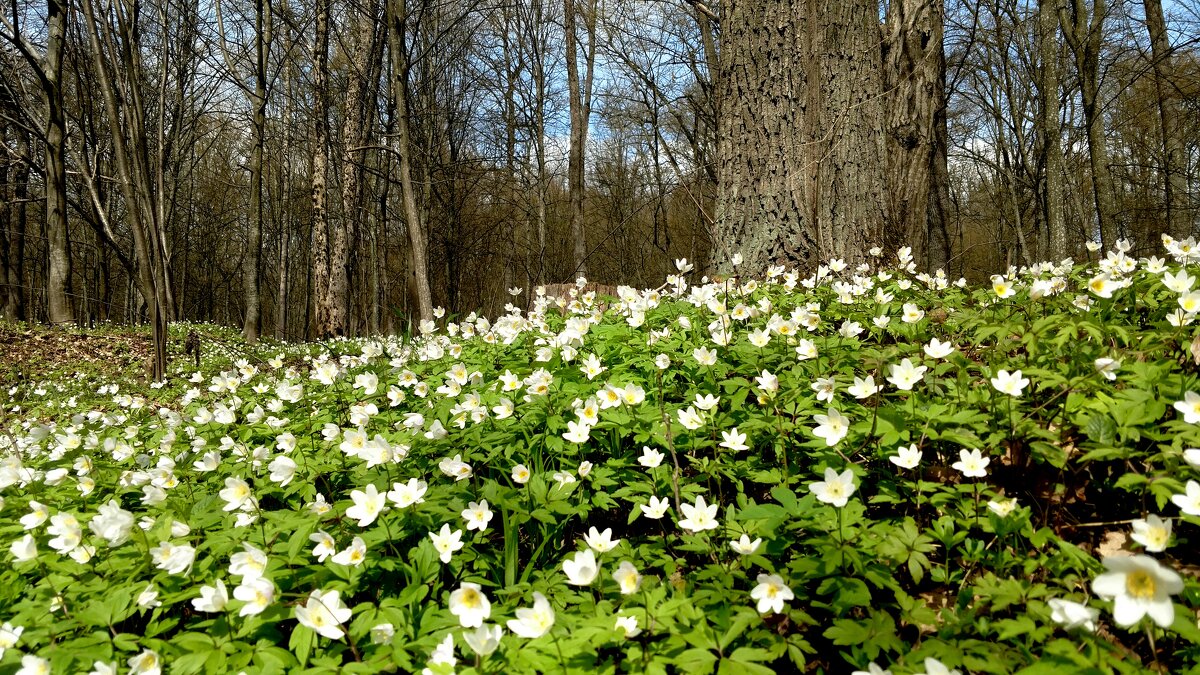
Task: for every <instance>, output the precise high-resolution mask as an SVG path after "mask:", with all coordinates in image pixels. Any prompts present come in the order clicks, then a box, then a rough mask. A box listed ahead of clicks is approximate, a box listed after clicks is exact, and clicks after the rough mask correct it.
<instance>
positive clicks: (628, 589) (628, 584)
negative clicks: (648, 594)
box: [612, 560, 642, 595]
mask: <svg viewBox="0 0 1200 675" xmlns="http://www.w3.org/2000/svg"><path fill="white" fill-rule="evenodd" d="M612 578H613V581H615V582H617V586H619V587H620V588H621V595H630V594H632V593H635V592H637V589H638V587H639V586H641V585H642V575H641V573H639V572H638V570H637V568H636V567H634V566H633V563H631V562H629V561H628V560H622V561H621V564H620V565H618V566H617V570H616V571H615V572H613V575H612Z"/></svg>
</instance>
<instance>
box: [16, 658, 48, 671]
mask: <svg viewBox="0 0 1200 675" xmlns="http://www.w3.org/2000/svg"><path fill="white" fill-rule="evenodd" d="M15 675H50V662H49V661H47V660H46V659H43V658H41V657H39V656H34V655H33V654H26V655H24V656H22V657H21V669H20V670H18V671H17V672H16V673H15Z"/></svg>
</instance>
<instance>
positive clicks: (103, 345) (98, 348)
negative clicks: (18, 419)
mask: <svg viewBox="0 0 1200 675" xmlns="http://www.w3.org/2000/svg"><path fill="white" fill-rule="evenodd" d="M151 347H152V345H151V342H150V336H149V335H148V334H146V331H144V330H138V329H136V328H130V327H128V326H120V327H113V328H105V329H91V330H84V331H80V330H78V329H75V328H67V329H63V328H47V327H45V326H31V325H28V324H15V323H7V322H0V384H3V385H6V386H12V385H14V384H17V383H19V382H25V381H39V380H44V379H46V378H48V377H49V376H51V375H53V374H56V373H62V372H63V371H69V372H78V371H92V372H95V373H96V374H102V375H105V376H107V377H109V378H117V377H118V376H120V375H122V374H129V373H130V371H131V370H132V371H133V372H138V371H140V370H141V367H142V365H143V364H145V363H146V362H147V359H149V356H150V351H151Z"/></svg>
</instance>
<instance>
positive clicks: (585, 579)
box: [562, 548, 600, 586]
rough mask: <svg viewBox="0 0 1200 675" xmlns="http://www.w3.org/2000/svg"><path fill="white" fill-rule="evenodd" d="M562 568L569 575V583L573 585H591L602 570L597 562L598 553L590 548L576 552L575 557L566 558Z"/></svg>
mask: <svg viewBox="0 0 1200 675" xmlns="http://www.w3.org/2000/svg"><path fill="white" fill-rule="evenodd" d="M562 568H563V573H565V574H566V575H567V583H568V584H571V585H573V586H588V585H590V584H591V583H592V582H593V581H595V579H596V575H597V574H598V573H599V572H600V568H599V566H598V565H597V564H596V554H595V553H593V552H592V549H590V548H589V549H586V550H584V551H580V552H578V553H576V554H575V555H574V557H569V558H566V559H564V560H563V563H562Z"/></svg>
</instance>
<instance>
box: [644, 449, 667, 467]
mask: <svg viewBox="0 0 1200 675" xmlns="http://www.w3.org/2000/svg"><path fill="white" fill-rule="evenodd" d="M665 456H666V455H664V454H663V453H662V452H660V451H658V450H655V449H653V448H651V447H650V446H648V445H643V446H642V454H641V456H640V457H638V464H641V465H642V466H644V467H646V468H647V469H653V468H655V467H657V466H658V465H660V464H662V461H663V458H664V457H665Z"/></svg>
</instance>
